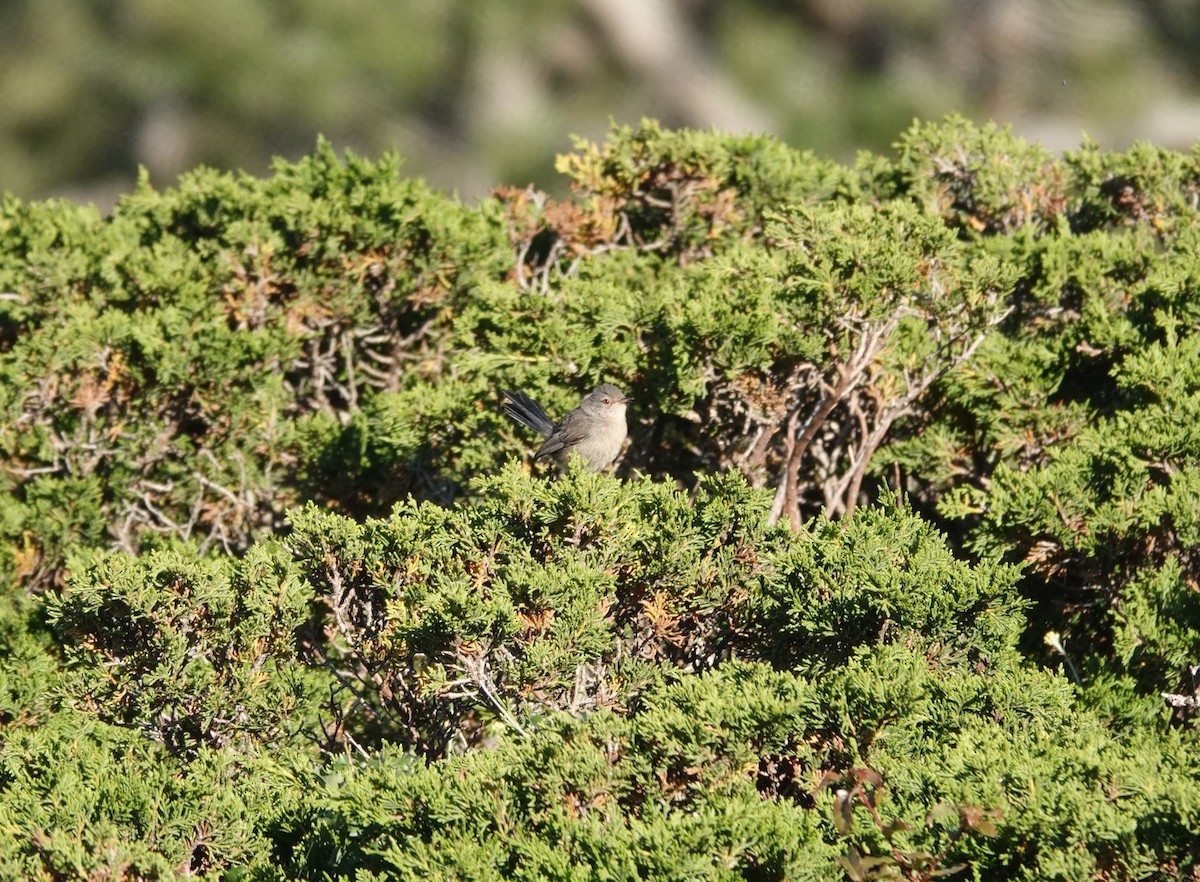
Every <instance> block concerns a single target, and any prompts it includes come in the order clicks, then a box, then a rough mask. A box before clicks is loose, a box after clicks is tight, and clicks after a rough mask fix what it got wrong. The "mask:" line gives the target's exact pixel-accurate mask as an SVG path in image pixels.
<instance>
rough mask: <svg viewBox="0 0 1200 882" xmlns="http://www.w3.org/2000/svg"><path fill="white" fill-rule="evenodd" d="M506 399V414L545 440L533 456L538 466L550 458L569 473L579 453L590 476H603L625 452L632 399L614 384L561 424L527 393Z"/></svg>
mask: <svg viewBox="0 0 1200 882" xmlns="http://www.w3.org/2000/svg"><path fill="white" fill-rule="evenodd" d="M502 391H503V390H502ZM504 399H505V402H504V410H505V412H506V413H507V414H508V415H509V416H510V417H512V418H513V419H514V420H516V421H517V422H518V423H520V424H521V425H523V426H527V427H529V428H530V429H533V430H534V431H535V432H537V433H538V434H539V435H541V436H542V438H543V439H544V440H543V441H542V446H541V447H539V448H538V449H537V452H536V453H534V455H533V460H534V462H537V461H538V460H539V459H541V458H542V457H543V456H548V457H550V458H552V459H553V460H554V461H555V462H556V463H557V464H558V467H559V469H565V468H566V467H567V463H568V462H570V460H571V454H572V453H577V454H579V458H580V459H582V460H583V463H584V465H585V466H586V467H587V470H588V471H589V472H599V471H601V470H603V469H605V468H607V467H608V466H609V465H610V464H611V463H612V461H613V460H615V459H616V458H617V455H618V454H619V453H620V452H621V445H622V444H624V442H625V435H626V433H627V432H628V427H627V426H626V423H625V407H626V405H627V404H628V402H629V399H628V398H626V397H625V395H624V394H623V393H622V392H621V390H620V389H618V388H617V387H616V386H614V385H612V384H611V383H601V384H600V385H599V386H597V387H596V388H595V389H593V390H592V391H591V392H589V393H588V394H587V395H585V396H584V397H583V400H582V401H580V402H579V406H578V407H577V408H575V409H574V410H573V411H571V412H570V413H569V414H567V415H566V416H565V417H563V418H562V421H561V422H557V423H556V422H554V421H553V420H551V419H550V417H549V416H547V415H546V411H545V410H543V409H542V406H541V405H540V404H538V403H537V402H536V401H534V400H533V399H532V398H530V397H529V396H528V395H526V394H525V393H524V392H508V391H504Z"/></svg>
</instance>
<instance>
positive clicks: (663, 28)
mask: <svg viewBox="0 0 1200 882" xmlns="http://www.w3.org/2000/svg"><path fill="white" fill-rule="evenodd" d="M1198 46H1200V5H1197V4H1194V3H1187V2H1182V3H1181V2H1176V0H1092V2H1088V3H1082V2H1077V3H1055V4H1046V3H1042V2H1039V0H976V2H971V3H962V2H955V0H922V2H911V0H864V2H857V3H842V2H840V0H793V2H789V3H780V2H772V0H735V2H718V0H690V2H687V3H678V2H672V0H572V2H567V3H562V2H550V0H518V2H509V3H504V4H481V3H472V2H466V0H442V2H431V0H346V2H343V3H338V4H328V3H320V2H315V0H240V2H234V0H214V2H210V3H203V4H181V3H177V2H173V0H76V2H65V0H10V2H8V3H5V4H3V5H2V6H0V191H8V192H11V193H13V194H15V195H18V196H21V197H25V198H29V197H41V196H46V195H60V194H69V195H72V196H75V197H79V198H82V199H84V200H85V201H89V200H90V201H95V202H96V203H97V204H98V205H100V206H101V207H102V208H105V209H106V208H107V207H108V206H110V205H111V204H112V203H113V201H114V200H115V198H116V196H117V195H118V194H119V193H121V192H125V191H127V190H128V189H129V187H130V186H131V184H132V182H133V180H134V178H135V176H136V173H137V168H138V167H139V166H144V167H146V168H147V169H149V171H150V173H151V176H152V179H153V180H154V181H155V183H156V184H159V185H163V184H169V183H170V182H171V181H172V180H173V179H174V178H175V177H176V176H177V175H178V174H179V173H181V172H183V171H184V170H186V169H189V168H193V167H195V166H197V165H200V164H204V165H210V166H214V167H216V168H221V169H233V168H242V169H246V170H248V171H250V172H253V173H262V172H264V171H266V170H267V168H268V164H269V159H270V157H271V156H274V155H280V156H285V157H290V158H297V157H299V156H300V155H302V154H303V153H304V152H306V151H307V150H308V149H309V148H310V146H311V145H312V143H313V139H314V137H315V135H316V134H318V133H323V134H324V135H325V136H326V137H328V138H329V139H330V140H331V141H332V142H333V143H334V144H335V145H337V146H338V147H349V148H352V149H355V150H357V151H359V152H361V153H365V154H367V155H378V154H380V153H382V152H384V151H386V150H392V149H395V150H397V151H398V152H399V153H400V154H401V155H402V156H404V157H406V160H407V161H408V163H409V166H408V171H409V173H411V174H417V175H421V176H424V177H427V178H428V179H429V180H430V181H431V182H432V183H434V184H435V185H437V186H440V187H444V188H447V189H452V190H457V191H458V192H460V193H462V194H463V195H465V196H472V197H473V196H478V195H482V194H483V193H484V192H486V191H487V190H488V189H489V188H490V187H492V186H494V185H497V184H500V183H515V184H524V183H527V182H532V183H534V184H536V185H537V186H539V187H542V188H550V187H553V186H556V185H557V184H558V183H559V182H558V180H556V179H555V178H554V176H553V175H552V174H551V172H550V169H551V167H552V163H551V157H552V156H553V155H555V154H556V153H559V152H562V151H563V150H564V149H566V148H567V147H568V146H569V144H568V142H567V139H566V136H567V134H568V133H571V132H575V133H578V134H581V135H584V136H586V137H590V138H598V137H600V136H601V135H602V134H603V132H604V131H605V130H606V129H607V127H608V123H609V120H610V119H613V120H616V121H617V122H621V123H633V122H636V121H637V120H638V119H639V118H641V117H643V116H652V117H654V118H657V119H659V120H661V121H663V122H664V123H666V124H668V125H672V126H690V127H696V128H708V127H716V128H719V129H722V130H724V131H731V132H765V133H770V134H774V135H777V136H780V137H782V138H783V139H784V140H786V141H787V142H788V143H790V144H793V145H795V146H798V147H801V148H810V149H814V150H816V151H818V152H820V153H822V154H824V155H827V156H833V157H835V158H838V159H842V160H847V159H849V158H850V157H852V155H853V153H854V151H855V150H857V149H862V148H865V149H872V150H879V149H882V148H884V147H886V146H887V145H889V144H890V142H891V140H892V138H893V137H894V134H895V132H897V131H900V130H902V129H903V128H904V127H906V126H907V125H908V124H909V122H910V121H911V120H912V119H913V118H914V117H922V118H931V117H939V116H941V115H943V114H945V113H947V112H951V111H953V112H958V113H962V114H964V115H965V116H967V117H968V118H973V119H976V120H983V119H995V120H998V121H1000V122H1011V123H1013V124H1014V126H1015V129H1016V131H1017V132H1018V133H1019V134H1022V135H1025V136H1027V137H1031V138H1034V139H1037V140H1039V141H1041V142H1042V143H1044V144H1046V145H1047V146H1048V147H1050V148H1052V149H1060V148H1064V147H1068V146H1072V145H1074V144H1075V143H1077V142H1078V140H1079V138H1080V132H1081V131H1083V130H1086V131H1087V132H1088V134H1089V135H1090V136H1092V137H1094V138H1096V139H1097V141H1098V142H1099V143H1100V144H1101V145H1102V146H1105V147H1111V148H1124V147H1126V146H1128V144H1129V143H1131V142H1132V141H1133V140H1134V139H1138V138H1144V139H1148V140H1153V141H1155V142H1156V143H1159V144H1162V145H1163V146H1167V147H1176V148H1181V147H1184V146H1186V145H1188V144H1190V143H1191V142H1193V141H1194V140H1196V138H1197V135H1198V134H1200V104H1198V103H1196V102H1195V101H1194V100H1191V99H1189V92H1192V93H1194V91H1195V85H1196V80H1197V76H1198V74H1200V63H1198V62H1197V61H1196V59H1197V58H1200V52H1197V51H1196V50H1197V47H1198ZM1189 101H1190V103H1189Z"/></svg>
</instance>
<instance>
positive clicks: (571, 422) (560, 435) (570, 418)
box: [533, 410, 586, 460]
mask: <svg viewBox="0 0 1200 882" xmlns="http://www.w3.org/2000/svg"><path fill="white" fill-rule="evenodd" d="M585 422H586V421H585V420H584V419H583V417H582V416H581V415H580V413H579V411H576V410H573V411H571V412H570V413H569V414H567V416H566V418H565V419H563V421H562V422H561V423H560V424H559V425H557V426H555V427H554V431H553V432H551V433H550V437H548V438H547V439H546V441H545V443H543V444H542V446H541V447H539V448H538V449H537V453H535V454H534V455H533V458H534V459H535V460H537V459H541V458H542V457H543V456H553V455H554V454H556V453H558V452H559V451H561V450H570V449H571V448H572V447H574V446H575V445H576V444H578V443H579V442H580V441H582V440H583V439H584V437H585V435H586V430H585V428H584V424H585Z"/></svg>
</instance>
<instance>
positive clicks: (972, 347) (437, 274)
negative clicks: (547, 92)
mask: <svg viewBox="0 0 1200 882" xmlns="http://www.w3.org/2000/svg"><path fill="white" fill-rule="evenodd" d="M559 166H560V170H561V171H562V172H563V173H565V174H566V175H567V177H568V179H569V181H570V182H571V185H572V190H573V195H572V196H571V198H569V199H567V200H565V201H561V202H560V201H554V200H551V199H549V198H548V197H546V196H545V195H544V194H540V193H537V192H535V191H532V190H521V189H506V190H502V191H499V192H497V193H496V194H495V195H494V196H493V197H492V198H491V199H489V200H487V201H486V202H485V203H484V204H482V205H480V206H466V205H463V204H461V203H459V202H457V201H455V200H453V199H450V198H447V197H445V196H442V195H440V194H438V193H436V192H433V191H431V190H430V189H429V188H427V187H425V186H424V185H422V184H421V183H419V182H417V181H413V180H407V179H404V178H402V177H401V176H400V174H399V172H398V163H397V162H396V161H395V160H394V159H393V158H385V159H384V160H382V161H380V162H371V161H367V160H363V159H361V158H357V157H353V156H348V157H345V158H339V157H338V156H337V155H335V153H334V152H333V150H332V149H331V148H330V147H329V146H328V145H327V144H325V143H321V144H319V145H318V147H317V149H316V151H315V152H314V153H313V155H312V156H310V157H308V158H306V159H304V160H302V161H301V162H298V163H295V164H288V163H282V162H281V163H279V164H278V165H277V167H276V170H275V174H274V175H273V176H272V177H270V178H268V179H265V180H260V179H256V178H251V177H248V176H231V175H226V174H219V173H215V172H211V171H205V170H200V171H197V172H195V173H193V174H192V175H190V176H188V177H187V178H185V179H184V180H183V181H182V182H181V184H180V185H179V187H178V188H176V189H174V190H170V191H166V192H158V191H155V190H153V189H152V188H150V187H149V185H148V184H145V183H143V184H142V185H141V186H140V187H139V188H138V190H137V191H136V192H135V193H133V194H131V195H130V196H128V197H127V198H126V199H125V200H123V201H122V202H121V204H120V205H119V206H118V207H117V209H116V210H115V211H114V213H113V214H112V216H111V217H100V216H99V215H98V214H96V213H95V212H94V211H92V210H90V209H85V208H81V207H79V206H77V205H74V204H71V203H22V202H20V201H18V200H15V199H11V198H10V199H8V200H7V201H6V202H5V203H4V205H3V208H2V210H0V292H2V293H0V460H2V463H0V464H2V465H3V469H2V470H0V876H3V877H10V878H43V879H66V878H83V877H87V878H97V879H157V878H170V877H174V876H181V875H189V874H192V875H205V876H210V877H217V876H222V877H229V878H247V879H259V880H275V879H291V878H301V879H327V878H333V879H370V878H380V879H383V878H422V879H424V878H430V877H434V878H439V877H457V878H525V879H545V878H564V879H566V878H572V879H577V878H595V879H601V878H622V879H635V878H656V879H657V878H663V879H666V878H670V879H682V878H688V879H690V878H696V879H701V878H703V879H709V878H728V879H735V878H737V879H750V880H762V879H796V878H804V879H809V878H811V879H837V878H843V877H846V876H848V877H849V878H852V879H867V878H883V877H888V876H893V877H894V876H897V875H898V876H900V877H902V878H910V879H931V878H933V877H934V876H935V874H941V873H945V872H949V871H954V872H960V873H962V874H963V875H964V876H966V877H970V878H978V879H996V880H999V879H1011V878H1028V879H1045V878H1061V879H1079V878H1089V877H1091V878H1097V879H1099V878H1103V879H1122V878H1160V879H1169V878H1195V877H1196V874H1197V873H1200V847H1198V846H1197V844H1196V842H1197V839H1196V831H1197V829H1200V770H1198V767H1197V764H1196V762H1195V757H1196V756H1197V755H1198V753H1200V739H1198V736H1197V730H1196V726H1195V711H1196V707H1197V705H1198V704H1200V690H1198V683H1197V680H1196V677H1197V671H1198V670H1200V667H1198V666H1200V572H1198V570H1197V567H1198V566H1200V557H1198V556H1197V554H1196V552H1195V549H1196V547H1197V540H1198V538H1200V537H1198V535H1197V533H1198V531H1200V521H1198V520H1197V515H1196V511H1195V504H1194V500H1195V499H1196V498H1197V494H1198V493H1200V469H1198V464H1200V463H1198V456H1200V436H1197V434H1196V428H1195V426H1196V424H1197V420H1196V417H1197V416H1200V412H1198V408H1197V402H1198V401H1200V343H1198V342H1197V341H1198V340H1200V335H1198V334H1197V333H1196V330H1197V322H1198V320H1200V307H1198V306H1197V304H1200V296H1198V294H1200V292H1198V291H1197V285H1198V284H1200V282H1198V280H1200V265H1198V264H1197V260H1198V259H1200V258H1197V253H1198V247H1197V246H1198V245H1200V153H1196V154H1192V155H1190V156H1183V155H1179V154H1175V153H1170V152H1167V151H1162V150H1157V149H1155V148H1151V147H1148V146H1140V147H1137V148H1135V149H1133V150H1131V151H1129V152H1128V153H1125V154H1107V153H1102V152H1100V151H1098V150H1096V149H1094V148H1092V147H1090V146H1084V147H1083V148H1081V149H1080V150H1079V151H1077V152H1075V153H1072V154H1069V155H1067V156H1065V157H1062V158H1056V157H1053V156H1051V155H1049V154H1047V153H1046V152H1044V151H1043V150H1041V149H1040V148H1038V147H1036V146H1033V145H1030V144H1027V143H1025V142H1023V141H1021V140H1019V139H1016V138H1014V137H1012V136H1011V135H1010V134H1009V133H1007V132H1005V131H1002V130H998V129H994V128H987V129H976V128H973V127H971V126H969V125H967V124H966V123H964V122H963V121H961V120H957V119H951V120H947V121H946V122H944V123H942V124H940V125H916V126H914V127H913V128H912V129H911V130H910V131H908V132H907V133H905V134H904V136H903V137H902V138H901V140H900V142H899V143H898V145H897V147H896V150H895V153H894V155H893V156H892V157H890V158H889V157H881V156H872V155H864V156H863V157H861V159H860V160H859V162H858V164H857V165H856V166H854V167H852V168H848V167H843V166H839V165H836V164H833V163H830V162H826V161H822V160H819V159H817V158H816V157H813V156H812V155H809V154H801V153H796V152H795V151H792V150H790V149H789V148H787V147H785V146H784V145H782V144H779V143H777V142H775V141H772V140H770V139H765V138H733V137H728V136H724V135H721V134H716V133H707V134H701V133H695V132H686V131H684V132H674V131H665V130H663V129H661V128H660V127H658V126H657V125H654V124H651V123H646V124H643V125H642V126H641V127H639V128H637V129H615V130H614V131H613V132H612V133H611V135H610V138H609V140H608V141H607V142H606V143H604V144H590V143H584V142H580V143H579V144H578V145H577V149H576V152H574V153H572V154H570V155H568V156H564V157H563V158H562V159H561V160H560V164H559ZM600 381H611V382H615V383H617V384H618V385H620V386H621V387H622V388H623V389H625V390H626V391H628V392H630V393H631V394H632V396H633V399H634V406H633V409H632V411H631V417H632V426H631V439H630V443H629V445H628V447H627V448H626V450H625V453H624V456H623V458H622V460H621V462H620V466H619V468H618V470H617V472H616V474H615V476H614V475H591V474H587V473H584V472H581V471H578V470H572V471H571V472H570V473H569V474H566V475H564V476H562V477H561V478H554V477H553V476H551V475H549V474H546V473H544V472H543V470H542V469H541V467H540V466H539V467H538V468H536V469H534V470H532V471H531V470H530V469H529V468H528V467H527V466H524V465H522V464H520V463H519V462H516V461H514V460H518V459H520V458H521V457H522V455H523V454H525V453H527V452H528V450H529V448H530V445H531V443H532V442H533V441H534V439H532V438H530V437H528V433H527V432H525V431H524V430H522V429H520V428H519V427H517V426H516V425H514V424H512V423H511V422H509V421H507V420H506V419H505V417H504V415H503V411H502V408H501V407H500V404H499V398H500V394H499V390H500V389H505V388H524V389H527V390H528V391H529V392H530V393H531V394H533V395H534V396H535V397H537V398H539V399H540V400H542V401H543V402H544V403H545V405H546V407H547V409H548V410H549V411H550V412H551V413H552V414H562V413H564V412H565V411H566V410H567V409H568V408H570V407H571V406H573V404H574V402H575V401H576V400H578V396H579V395H580V394H581V393H582V392H585V391H587V390H588V389H589V388H590V387H591V386H593V385H594V384H596V383H597V382H600Z"/></svg>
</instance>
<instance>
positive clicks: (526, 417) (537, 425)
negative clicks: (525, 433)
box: [504, 392, 554, 438]
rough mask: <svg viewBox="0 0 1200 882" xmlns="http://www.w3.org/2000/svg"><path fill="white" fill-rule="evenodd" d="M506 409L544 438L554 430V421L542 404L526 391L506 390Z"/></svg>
mask: <svg viewBox="0 0 1200 882" xmlns="http://www.w3.org/2000/svg"><path fill="white" fill-rule="evenodd" d="M504 398H505V402H504V411H505V413H507V414H508V415H509V416H510V417H512V418H513V419H514V420H516V421H517V422H518V423H520V424H521V425H522V426H528V427H529V428H531V429H533V430H534V431H535V432H537V433H538V434H539V435H541V436H542V437H543V438H548V437H549V436H550V433H551V432H553V431H554V422H553V421H552V420H551V419H550V417H548V416H546V411H544V410H542V406H541V405H540V404H538V403H537V402H536V401H534V400H533V399H532V398H530V397H529V396H528V395H526V394H525V393H524V392H505V393H504Z"/></svg>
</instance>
